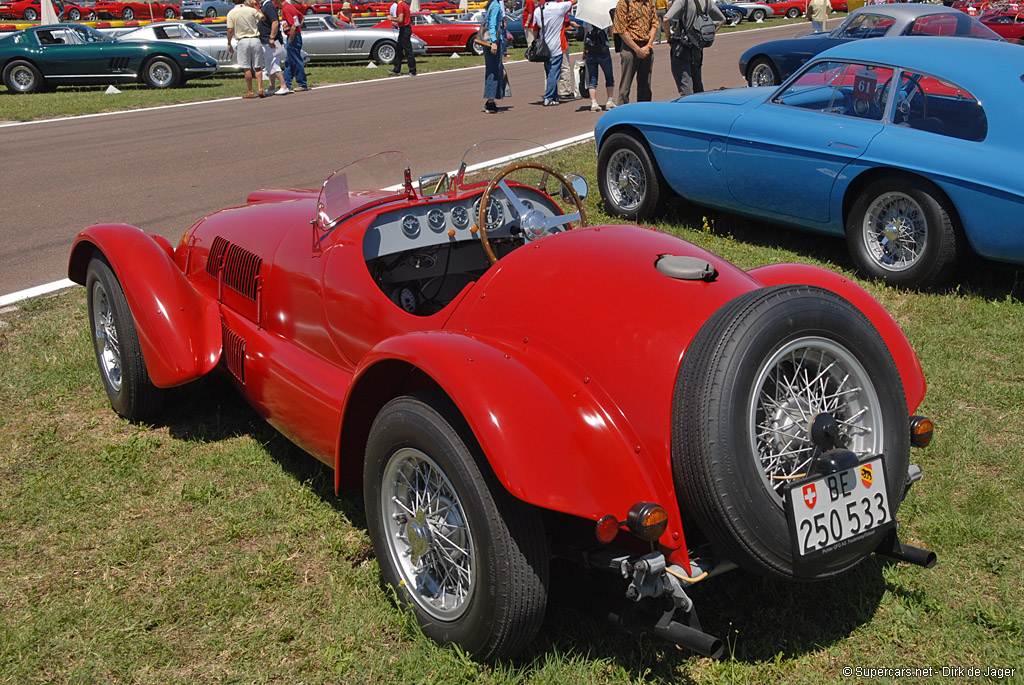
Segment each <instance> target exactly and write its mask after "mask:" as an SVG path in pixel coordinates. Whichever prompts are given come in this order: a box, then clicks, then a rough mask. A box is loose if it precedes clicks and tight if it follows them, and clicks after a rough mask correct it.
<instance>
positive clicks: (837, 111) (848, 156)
mask: <svg viewBox="0 0 1024 685" xmlns="http://www.w3.org/2000/svg"><path fill="white" fill-rule="evenodd" d="M891 76H892V71H891V70H888V69H881V68H877V67H874V66H866V65H860V64H850V63H843V62H819V63H817V64H815V65H814V66H812V67H811V68H810V69H809V70H808V71H806V72H804V73H803V74H801V75H800V77H799V78H797V79H796V80H795V81H794V82H792V83H791V84H790V85H789V86H787V87H786V89H785V90H784V91H782V92H780V93H777V94H776V95H775V96H773V97H772V98H771V99H769V100H768V101H767V102H765V103H764V104H762V105H760V106H759V107H756V108H754V109H753V110H751V111H749V112H747V113H745V114H744V115H743V116H741V117H739V118H738V119H737V120H736V121H735V122H734V123H733V126H732V128H731V130H730V131H729V141H728V143H727V145H726V178H727V179H728V185H729V193H730V195H731V196H732V198H733V200H734V201H736V202H738V203H740V204H741V205H744V206H746V207H749V208H753V209H754V210H755V211H756V213H757V214H759V215H762V216H765V217H766V218H772V217H778V218H779V219H792V218H797V219H801V220H803V221H805V222H817V223H822V224H824V223H826V222H828V221H829V220H830V219H833V218H834V217H830V210H829V207H830V205H831V202H830V197H831V194H832V188H833V186H834V185H835V182H836V180H837V179H839V178H840V177H841V175H842V173H843V169H844V168H845V167H846V166H847V165H848V164H849V163H850V162H851V161H853V160H854V159H856V158H858V157H860V156H861V155H863V154H864V151H865V150H866V149H867V146H868V143H870V142H871V139H872V138H874V137H875V136H876V135H878V134H879V133H880V132H881V130H882V114H883V110H884V105H885V97H884V93H885V92H887V89H888V85H889V79H890V77H891Z"/></svg>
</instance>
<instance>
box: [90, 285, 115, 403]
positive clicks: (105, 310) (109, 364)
mask: <svg viewBox="0 0 1024 685" xmlns="http://www.w3.org/2000/svg"><path fill="white" fill-rule="evenodd" d="M92 311H93V335H94V336H95V338H96V342H97V347H98V354H97V357H98V358H99V362H100V372H101V373H102V374H103V377H104V378H106V379H107V382H108V383H109V384H110V387H111V388H113V389H114V392H120V391H121V344H120V343H119V342H118V338H117V326H116V325H115V324H114V310H113V308H112V307H111V306H110V299H109V298H108V297H107V291H106V290H104V289H103V285H102V284H101V283H100V282H99V281H96V282H95V283H94V284H93V287H92Z"/></svg>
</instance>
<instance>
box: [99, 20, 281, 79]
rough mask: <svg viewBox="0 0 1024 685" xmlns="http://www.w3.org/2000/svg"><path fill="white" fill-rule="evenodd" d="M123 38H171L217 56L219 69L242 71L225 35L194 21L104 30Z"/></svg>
mask: <svg viewBox="0 0 1024 685" xmlns="http://www.w3.org/2000/svg"><path fill="white" fill-rule="evenodd" d="M103 32H104V33H107V34H108V35H112V36H114V37H115V38H117V40H119V41H137V40H168V41H174V42H175V43H181V44H182V45H188V46H189V47H193V48H195V49H197V50H202V51H203V52H205V53H206V54H208V55H210V56H211V57H213V58H214V59H215V60H217V71H218V72H222V71H240V69H239V66H238V61H237V60H236V59H235V56H236V54H237V53H230V52H228V46H227V42H226V41H225V40H224V35H223V34H221V33H217V32H216V31H213V30H212V29H209V28H207V27H206V26H203V25H202V24H196V23H195V22H191V21H160V22H156V23H153V24H148V25H146V26H139V27H125V28H117V29H106V30H104V31H103ZM277 54H278V58H279V59H280V60H281V63H282V64H284V62H285V57H286V55H285V49H284V45H279V46H278V49H277Z"/></svg>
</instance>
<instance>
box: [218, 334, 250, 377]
mask: <svg viewBox="0 0 1024 685" xmlns="http://www.w3.org/2000/svg"><path fill="white" fill-rule="evenodd" d="M221 329H222V330H223V331H224V362H225V363H226V364H227V366H228V371H230V372H231V375H233V376H234V377H235V378H237V379H238V382H239V383H241V384H242V385H245V341H244V340H242V338H240V337H239V336H238V335H237V334H236V333H235V332H234V331H232V330H230V329H229V328H228V327H227V326H225V325H224V324H223V323H221Z"/></svg>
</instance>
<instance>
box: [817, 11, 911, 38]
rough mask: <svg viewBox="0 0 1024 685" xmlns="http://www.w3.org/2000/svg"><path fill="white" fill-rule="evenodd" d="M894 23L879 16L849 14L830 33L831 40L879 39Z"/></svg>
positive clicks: (892, 20)
mask: <svg viewBox="0 0 1024 685" xmlns="http://www.w3.org/2000/svg"><path fill="white" fill-rule="evenodd" d="M894 23H895V20H894V19H893V18H892V17H886V16H883V15H881V14H868V13H866V12H865V13H863V14H851V15H850V16H849V17H847V19H846V21H844V22H843V23H842V24H840V25H839V26H838V27H836V29H835V30H834V31H833V32H832V34H831V37H832V38H881V37H882V36H884V35H885V33H886V31H888V30H889V27H890V26H892V25H893V24H894Z"/></svg>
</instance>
